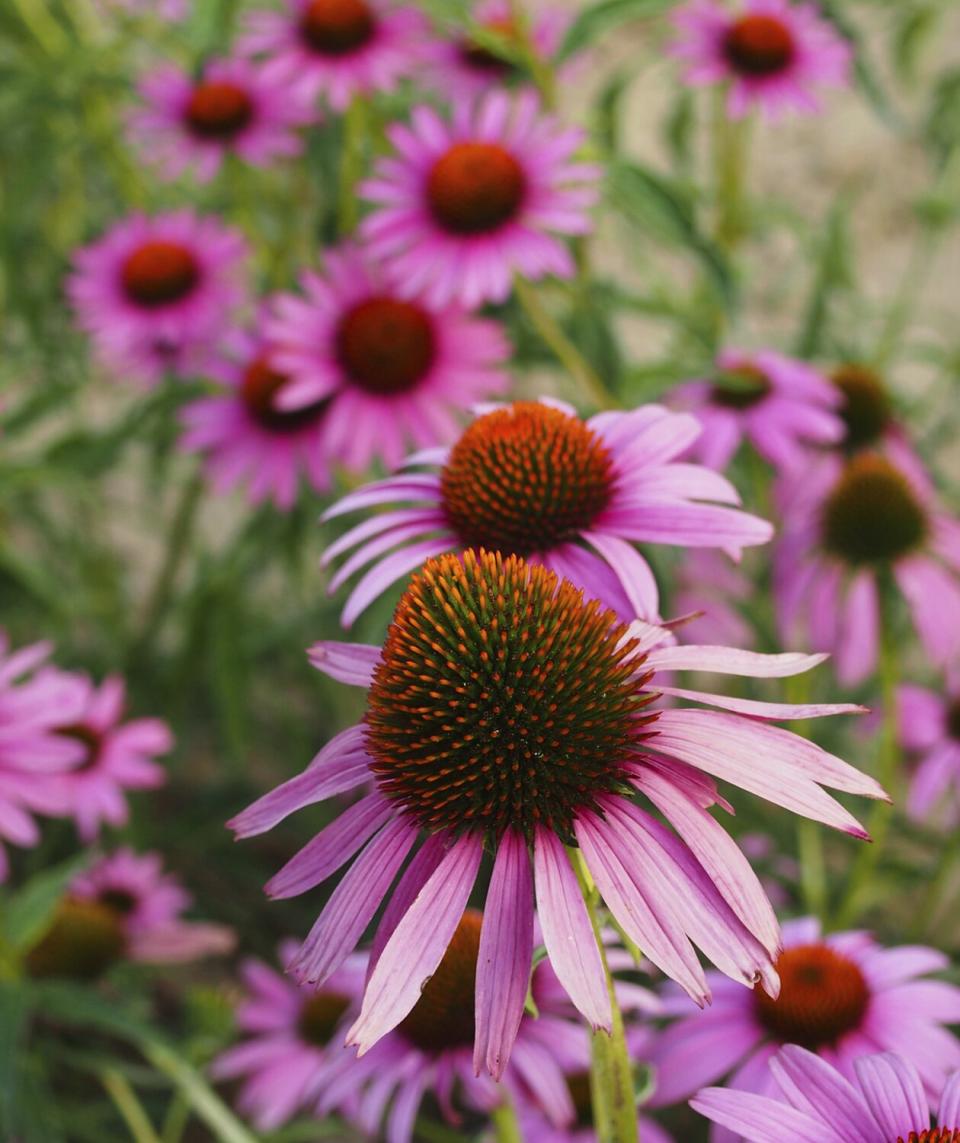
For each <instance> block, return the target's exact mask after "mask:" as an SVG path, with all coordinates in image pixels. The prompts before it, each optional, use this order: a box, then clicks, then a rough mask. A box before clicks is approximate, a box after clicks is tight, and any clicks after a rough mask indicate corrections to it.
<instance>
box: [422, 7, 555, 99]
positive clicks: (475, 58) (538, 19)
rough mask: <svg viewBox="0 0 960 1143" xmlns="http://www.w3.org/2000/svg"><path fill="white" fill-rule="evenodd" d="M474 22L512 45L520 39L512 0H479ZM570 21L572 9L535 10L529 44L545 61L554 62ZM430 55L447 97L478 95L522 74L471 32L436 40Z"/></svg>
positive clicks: (435, 76) (433, 73) (438, 83)
mask: <svg viewBox="0 0 960 1143" xmlns="http://www.w3.org/2000/svg"><path fill="white" fill-rule="evenodd" d="M470 23H471V25H473V27H475V28H479V29H482V30H483V31H485V32H490V33H493V34H495V35H497V36H499V37H501V38H502V39H503V40H504V41H505V42H506V43H507V44H508V45H510V44H516V43H517V39H518V34H517V23H516V19H515V17H514V11H513V9H512V8H511V5H510V0H480V3H478V4H475V5H474V7H473V10H472V12H471V16H470ZM569 26H570V13H569V12H564V11H563V10H562V9H560V8H546V9H544V10H543V11H542V12H532V13H531V14H530V16H529V28H528V35H529V37H530V46H531V47H532V49H533V51H534V52H536V54H537V55H538V56H539V57H540V59H541V60H544V61H549V60H551V59H552V58H553V56H555V55H556V53H557V51H558V50H559V48H560V44H561V42H562V40H563V36H564V33H565V32H566V30H567V28H568V27H569ZM426 58H427V61H428V66H429V68H430V71H431V80H432V81H433V83H434V84H435V86H436V88H437V90H438V91H439V92H441V93H442V94H443V95H444V97H445V98H447V99H454V100H460V99H473V98H475V97H477V96H479V95H482V94H483V93H484V92H486V91H488V90H489V89H490V88H491V87H502V86H503V85H504V84H508V83H510V82H511V81H513V80H516V79H518V78H519V77H520V75H521V74H522V73H520V72H519V69H518V68H516V67H515V66H514V65H513V64H511V63H510V61H509V60H506V59H504V58H503V57H502V56H498V55H496V54H495V53H494V52H492V51H490V50H489V49H488V48H486V47H484V46H483V45H482V44H480V43H478V42H477V41H476V40H475V39H473V38H472V37H471V35H470V33H469V31H468V32H465V33H464V32H461V34H459V35H456V36H453V37H451V38H448V39H442V40H436V41H434V42H433V43H431V44H430V45H428V47H427V49H426Z"/></svg>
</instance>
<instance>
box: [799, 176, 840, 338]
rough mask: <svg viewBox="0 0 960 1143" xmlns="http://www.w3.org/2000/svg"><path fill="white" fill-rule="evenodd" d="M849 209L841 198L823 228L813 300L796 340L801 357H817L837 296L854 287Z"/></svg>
mask: <svg viewBox="0 0 960 1143" xmlns="http://www.w3.org/2000/svg"><path fill="white" fill-rule="evenodd" d="M849 207H850V204H849V201H848V200H847V198H846V196H843V197H841V198H840V199H838V201H837V202H835V203H834V205H833V207H832V208H831V210H830V214H829V215H828V216H827V221H826V225H825V226H824V228H823V235H822V238H821V240H820V244H819V249H818V252H817V261H816V268H815V273H814V279H813V286H812V288H811V291H810V300H809V301H808V302H807V307H806V312H805V315H804V319H803V324H802V325H801V328H800V333H799V335H798V337H797V354H798V356H800V357H814V356H815V355H816V354H817V352H818V350H819V349H820V346H821V344H822V342H823V338H824V334H825V332H826V326H827V319H828V316H829V313H830V303H831V301H832V299H833V296H834V294H836V293H837V291H839V290H843V289H848V288H849V287H850V286H852V285H853V255H852V251H851V238H850V231H849V226H848V213H849Z"/></svg>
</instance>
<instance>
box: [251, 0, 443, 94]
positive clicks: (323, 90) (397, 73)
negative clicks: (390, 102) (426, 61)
mask: <svg viewBox="0 0 960 1143" xmlns="http://www.w3.org/2000/svg"><path fill="white" fill-rule="evenodd" d="M425 32H426V24H425V21H424V19H423V16H422V15H421V14H420V13H419V12H418V11H417V10H416V8H415V7H414V6H413V5H412V4H398V3H394V2H393V0H285V3H284V6H283V11H280V12H275V11H274V12H266V11H264V12H252V13H251V14H250V15H249V17H248V18H247V28H246V31H245V33H244V35H243V36H242V37H241V39H240V42H239V48H240V51H242V52H244V53H245V54H248V55H263V56H265V57H266V62H265V71H266V74H267V76H269V77H270V78H271V79H276V80H277V81H279V82H282V83H287V84H291V85H294V86H295V87H296V90H297V95H298V97H299V98H300V99H304V100H309V101H312V100H314V99H316V98H317V96H318V95H322V96H323V97H324V98H325V99H326V101H327V102H328V103H329V104H330V106H331V107H332V108H333V109H334V110H335V111H343V110H344V109H345V108H346V107H347V105H348V104H349V102H350V100H351V99H352V98H353V97H354V96H355V95H370V94H372V93H373V92H375V91H392V90H393V89H394V88H396V86H397V84H398V83H399V81H400V80H401V79H402V78H403V77H404V76H407V75H410V74H412V73H413V72H414V71H416V69H417V67H418V64H419V62H420V52H421V45H422V42H423V38H424V36H425Z"/></svg>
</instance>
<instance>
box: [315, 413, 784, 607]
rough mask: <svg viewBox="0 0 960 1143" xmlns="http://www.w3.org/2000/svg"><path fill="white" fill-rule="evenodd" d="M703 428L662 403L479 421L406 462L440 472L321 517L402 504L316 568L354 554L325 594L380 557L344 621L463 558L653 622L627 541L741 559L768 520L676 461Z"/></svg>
mask: <svg viewBox="0 0 960 1143" xmlns="http://www.w3.org/2000/svg"><path fill="white" fill-rule="evenodd" d="M699 431H700V426H699V425H698V423H697V422H696V421H695V420H694V418H693V417H691V416H688V415H685V414H682V413H670V412H668V411H667V410H666V409H663V408H661V407H660V406H659V405H646V406H643V407H641V408H639V409H635V410H634V411H633V412H630V413H600V414H599V415H597V416H595V417H592V418H591V419H590V420H588V421H582V420H581V419H580V418H579V417H578V416H577V414H576V412H575V411H574V410H573V409H572V408H571V407H570V406H569V405H562V404H560V403H559V402H556V401H551V402H546V401H539V402H537V401H517V402H515V403H514V404H512V405H507V406H504V407H502V408H495V409H493V410H491V411H488V412H485V413H483V414H482V415H481V416H480V417H478V418H477V420H475V421H474V422H473V424H472V425H470V427H469V428H468V429H467V430H466V431H465V432H464V433H463V434H462V436H461V437H460V439H459V440H458V441H457V443H456V444H455V445H454V446H453V447H452V448H450V449H435V450H430V451H429V452H427V453H422V454H420V455H418V456H414V457H412V458H411V461H410V463H415V464H419V463H424V464H430V465H431V466H433V467H434V468H436V469H439V471H433V472H422V473H421V472H409V471H406V472H402V473H399V474H397V475H395V476H391V477H388V478H387V479H386V480H381V481H378V482H377V483H376V484H371V485H368V486H367V487H365V488H360V489H358V490H357V491H355V492H352V493H350V494H348V495H347V496H345V497H344V498H343V499H342V500H340V501H339V502H338V503H336V504H335V505H333V507H332V508H330V509H329V511H328V512H327V515H326V518H327V519H329V518H331V517H334V516H340V515H342V514H344V513H346V512H352V511H355V510H356V509H359V508H364V507H367V506H379V505H384V504H391V503H394V504H396V503H399V502H406V503H407V504H408V505H409V506H408V507H405V508H402V509H394V510H392V511H390V512H385V513H382V514H381V515H380V516H378V517H375V518H374V519H372V520H366V521H364V522H363V523H361V524H358V525H356V527H354V528H353V529H351V530H350V531H349V532H347V534H346V535H344V536H343V537H341V538H340V539H339V540H337V542H336V543H334V544H333V545H331V547H330V548H329V549H328V550H327V552H326V554H325V556H324V562H329V561H330V560H331V559H333V558H335V557H336V556H338V555H341V554H342V553H343V552H347V551H350V549H351V548H356V549H357V550H356V551H355V552H354V553H353V555H352V556H351V557H350V558H349V559H348V560H347V561H346V562H345V563H344V565H343V566H342V567H341V568H340V570H339V571H338V572H337V574H336V576H335V577H334V578H333V580H332V582H331V585H330V586H331V589H332V590H336V588H337V587H339V585H340V584H341V583H343V582H344V581H345V580H346V579H347V578H348V577H349V576H350V575H352V574H353V573H354V572H356V571H357V570H359V569H360V568H362V567H364V566H366V565H367V564H370V563H371V562H373V561H374V560H376V563H374V565H373V567H372V568H371V569H370V570H369V571H368V572H367V573H366V574H365V575H364V577H363V578H362V579H361V580H360V582H359V583H358V584H357V586H356V587H355V588H354V589H353V592H352V593H351V595H350V598H349V599H348V600H347V604H346V606H345V608H344V612H343V622H344V624H345V625H349V624H350V623H352V622H353V620H354V619H356V617H357V616H358V615H359V614H360V613H361V612H362V611H363V610H364V608H366V607H367V606H368V605H369V604H370V603H371V602H372V601H373V600H374V599H375V598H376V597H377V596H378V595H379V594H380V593H381V592H382V591H384V590H385V589H386V588H387V587H389V586H390V584H392V583H394V582H395V581H396V580H398V579H400V578H401V577H402V576H404V575H406V574H407V573H408V572H410V571H413V570H414V569H415V568H417V567H419V566H420V565H421V564H422V563H423V561H424V560H425V559H427V558H428V557H429V556H435V555H438V554H439V553H441V552H447V551H453V550H460V549H462V548H469V547H475V548H486V549H487V550H488V551H500V552H503V553H504V554H513V555H517V556H522V557H523V559H525V560H528V561H529V562H530V563H539V564H544V565H545V566H547V567H549V568H552V569H553V570H554V571H555V572H557V574H558V575H559V576H561V577H566V578H568V579H570V580H571V581H573V582H575V583H578V584H581V585H582V586H583V587H584V589H585V591H586V594H587V596H588V597H589V598H596V599H599V600H601V602H603V603H604V604H605V605H606V606H607V607H610V608H612V609H613V610H614V611H616V612H617V613H618V614H620V615H621V616H622V617H624V618H628V619H633V618H634V617H635V616H641V617H643V618H645V619H650V620H656V618H657V609H658V598H657V585H656V581H655V580H654V577H653V573H652V571H651V570H650V568H649V566H648V564H647V562H646V561H645V560H644V558H643V557H642V556H641V555H640V554H639V553H638V552H637V550H636V548H635V547H634V546H633V543H634V541H641V542H647V543H667V544H682V545H708V546H717V547H724V548H732V549H739V548H740V547H742V546H745V545H750V544H761V543H764V542H765V541H766V540H768V539H769V538H770V536H771V534H772V529H771V527H770V525H769V524H768V523H767V522H766V521H765V520H761V519H759V518H758V517H756V516H751V515H749V514H748V513H746V512H741V511H739V510H738V509H736V508H733V507H729V505H735V504H739V502H740V498H739V496H738V495H737V492H736V489H735V488H734V487H733V486H732V485H731V484H730V482H729V481H728V480H726V479H724V478H723V477H722V476H720V475H719V474H718V473H715V472H713V471H711V470H710V469H706V468H703V467H702V466H700V465H695V464H683V463H678V462H677V459H676V458H677V457H678V456H679V455H680V454H681V453H683V452H684V451H685V450H686V449H687V448H688V447H689V445H690V443H691V441H693V440H694V439H695V438H696V436H697V434H698V433H699ZM703 501H714V502H715V503H703ZM400 545H402V547H401V546H400ZM391 549H397V550H393V551H392V550H391Z"/></svg>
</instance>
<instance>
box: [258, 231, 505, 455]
mask: <svg viewBox="0 0 960 1143" xmlns="http://www.w3.org/2000/svg"><path fill="white" fill-rule="evenodd" d="M324 261H325V271H324V274H323V275H322V276H321V275H319V274H313V273H306V274H304V275H303V279H302V283H303V289H304V292H305V294H306V297H297V296H295V295H292V294H284V295H281V296H280V297H279V298H278V299H277V300H276V304H275V307H274V311H275V312H274V317H273V319H272V320H271V321H268V322H267V323H266V334H267V336H268V338H269V339H270V342H271V343H272V345H273V346H274V347H275V348H274V350H273V352H272V356H271V362H272V364H273V365H274V366H275V368H277V369H279V370H280V371H281V372H282V373H283V374H284V375H285V376H288V377H289V378H290V384H289V385H288V386H284V388H283V391H282V392H280V393H278V394H277V398H276V402H275V403H276V405H277V407H278V408H280V409H287V410H295V409H297V410H299V409H300V408H302V407H303V406H304V405H316V403H318V402H321V401H326V402H327V404H328V408H327V410H326V414H325V417H324V427H325V439H326V442H327V448H328V450H329V455H330V457H331V458H332V459H335V460H339V461H340V462H341V463H342V464H343V465H344V467H345V468H347V469H349V470H350V471H351V472H362V471H364V470H365V469H366V468H367V467H368V465H369V464H370V461H371V459H372V458H373V457H374V456H379V457H381V458H382V459H383V461H384V463H385V464H386V465H387V466H389V467H391V468H394V467H396V466H397V465H398V464H399V463H400V462H401V460H402V459H403V455H404V450H405V448H406V446H407V445H408V443H410V442H413V443H414V444H415V445H417V446H418V447H421V448H422V447H426V446H429V445H435V444H436V443H437V442H438V441H445V440H450V439H451V438H452V437H454V436H455V435H456V433H457V421H456V419H455V417H454V414H455V413H456V412H459V411H460V410H463V409H467V408H469V407H470V406H471V405H472V404H473V403H475V402H477V401H482V400H485V399H487V398H488V397H491V396H493V395H495V394H498V393H500V392H502V391H503V389H504V388H506V386H507V383H508V378H507V374H506V373H505V371H504V365H505V362H506V358H507V357H508V355H509V352H510V348H509V345H508V343H507V340H506V338H505V337H504V335H503V332H502V330H501V329H500V326H499V325H497V324H496V323H495V322H492V321H488V320H486V319H484V318H478V317H473V316H471V315H470V314H468V313H466V312H465V311H464V310H463V309H461V308H460V307H459V306H456V305H447V304H444V305H437V304H435V303H433V302H431V301H429V300H427V299H425V298H422V297H414V296H406V295H404V296H401V293H400V291H399V290H398V288H397V286H396V285H395V284H393V283H392V282H391V281H390V280H389V279H388V278H387V277H386V275H385V274H384V272H383V270H382V268H381V267H380V266H379V265H378V264H377V263H375V262H373V261H371V259H370V258H369V257H368V256H367V255H366V254H365V253H364V252H363V251H362V250H361V249H359V248H358V247H355V246H345V247H342V248H341V249H339V250H337V251H327V252H326V254H325V256H324Z"/></svg>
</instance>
